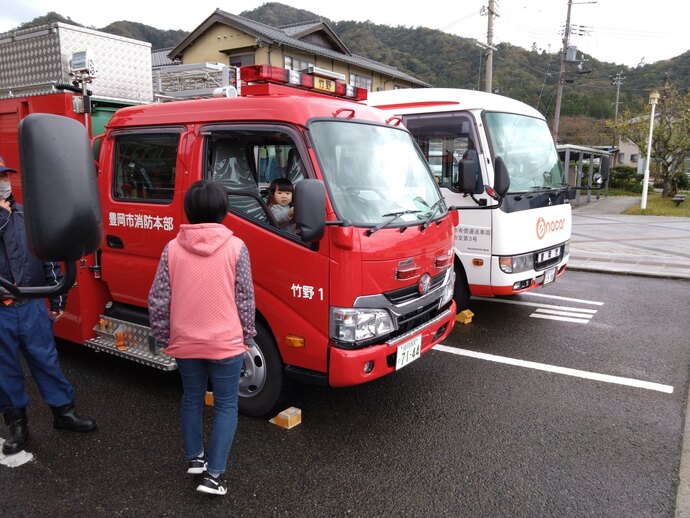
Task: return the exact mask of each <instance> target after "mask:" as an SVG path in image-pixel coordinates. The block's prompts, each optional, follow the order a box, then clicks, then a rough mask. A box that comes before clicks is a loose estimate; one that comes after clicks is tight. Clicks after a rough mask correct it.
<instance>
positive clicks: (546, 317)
mask: <svg viewBox="0 0 690 518" xmlns="http://www.w3.org/2000/svg"><path fill="white" fill-rule="evenodd" d="M530 318H542V319H544V320H559V321H561V322H572V323H573V324H589V320H587V319H584V318H571V317H563V316H557V315H544V314H541V313H532V314H531V315H530Z"/></svg>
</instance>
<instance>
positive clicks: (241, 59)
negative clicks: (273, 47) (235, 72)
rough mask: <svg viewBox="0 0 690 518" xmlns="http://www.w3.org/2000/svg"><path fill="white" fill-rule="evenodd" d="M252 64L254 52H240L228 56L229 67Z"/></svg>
mask: <svg viewBox="0 0 690 518" xmlns="http://www.w3.org/2000/svg"><path fill="white" fill-rule="evenodd" d="M253 64H254V54H242V55H240V56H230V66H231V67H246V66H249V65H253Z"/></svg>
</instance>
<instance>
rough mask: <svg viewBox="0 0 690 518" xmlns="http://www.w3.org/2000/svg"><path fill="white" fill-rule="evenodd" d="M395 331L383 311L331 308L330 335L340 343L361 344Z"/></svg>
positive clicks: (389, 318) (387, 315) (385, 312)
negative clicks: (363, 341)
mask: <svg viewBox="0 0 690 518" xmlns="http://www.w3.org/2000/svg"><path fill="white" fill-rule="evenodd" d="M392 331H393V322H392V320H391V317H390V315H389V314H388V312H387V311H384V310H383V309H365V308H362V309H356V308H335V307H332V308H331V315H330V335H331V339H333V340H336V341H338V342H359V341H361V340H369V339H371V338H375V337H377V336H381V335H386V334H388V333H390V332H392Z"/></svg>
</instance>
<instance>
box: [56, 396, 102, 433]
mask: <svg viewBox="0 0 690 518" xmlns="http://www.w3.org/2000/svg"><path fill="white" fill-rule="evenodd" d="M50 408H51V409H52V410H53V418H54V419H53V428H56V429H58V430H71V431H73V432H91V431H92V430H95V429H96V421H94V420H93V419H90V418H88V417H81V416H79V415H78V414H77V412H76V411H75V410H74V403H69V404H68V405H62V406H54V407H50Z"/></svg>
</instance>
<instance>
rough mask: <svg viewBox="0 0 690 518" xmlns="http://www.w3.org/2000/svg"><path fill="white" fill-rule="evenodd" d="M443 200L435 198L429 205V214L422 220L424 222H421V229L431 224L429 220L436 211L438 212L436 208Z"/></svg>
mask: <svg viewBox="0 0 690 518" xmlns="http://www.w3.org/2000/svg"><path fill="white" fill-rule="evenodd" d="M442 202H443V198H439V199H438V200H436V202H435V203H434V204H433V205H432V206H431V207H429V213H430V214H429V216H428V217H427V218H426V220H424V223H422V230H426V228H427V227H428V226H429V225H430V224H431V220H432V219H433V218H434V216H435V215H436V212H438V208H439V207H440V206H441V203H442Z"/></svg>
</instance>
